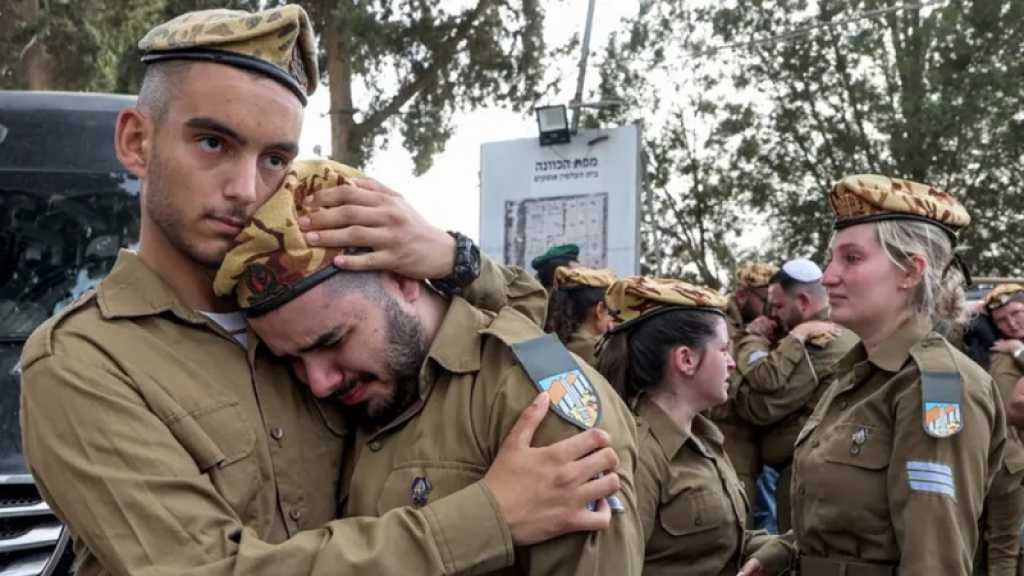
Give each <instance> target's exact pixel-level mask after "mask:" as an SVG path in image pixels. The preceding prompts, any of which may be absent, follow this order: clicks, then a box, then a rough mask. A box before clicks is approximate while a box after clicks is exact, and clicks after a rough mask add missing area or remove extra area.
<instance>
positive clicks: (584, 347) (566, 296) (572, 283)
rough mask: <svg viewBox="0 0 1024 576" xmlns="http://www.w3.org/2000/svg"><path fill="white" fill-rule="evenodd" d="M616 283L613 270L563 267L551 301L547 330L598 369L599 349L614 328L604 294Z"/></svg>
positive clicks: (557, 276)
mask: <svg viewBox="0 0 1024 576" xmlns="http://www.w3.org/2000/svg"><path fill="white" fill-rule="evenodd" d="M613 282H615V273H614V272H612V271H611V270H594V269H592V268H583V267H582V266H580V267H574V268H570V267H568V266H561V267H559V268H558V269H557V270H555V284H554V287H553V289H552V290H551V295H550V297H549V299H548V319H547V325H546V326H545V327H544V329H545V330H546V331H547V332H553V333H555V334H556V335H557V336H558V339H559V340H561V341H562V343H563V344H565V347H566V348H568V349H569V350H570V351H571V352H573V353H574V354H576V355H577V356H579V357H580V358H582V359H583V360H585V361H586V362H587V363H588V364H590V365H591V366H596V365H597V351H596V349H595V348H596V346H597V342H598V340H600V339H601V336H603V335H604V333H605V332H607V331H608V329H609V328H611V326H612V317H611V315H610V314H609V313H608V306H607V305H605V302H604V293H605V291H606V290H608V287H609V286H611V285H612V283H613Z"/></svg>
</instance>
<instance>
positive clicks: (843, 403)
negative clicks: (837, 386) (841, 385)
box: [838, 400, 846, 410]
mask: <svg viewBox="0 0 1024 576" xmlns="http://www.w3.org/2000/svg"><path fill="white" fill-rule="evenodd" d="M838 406H839V409H840V410H846V400H840V401H839V404H838Z"/></svg>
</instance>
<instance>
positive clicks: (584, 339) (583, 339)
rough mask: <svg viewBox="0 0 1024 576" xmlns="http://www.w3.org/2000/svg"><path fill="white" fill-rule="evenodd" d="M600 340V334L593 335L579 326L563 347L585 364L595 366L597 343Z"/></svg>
mask: <svg viewBox="0 0 1024 576" xmlns="http://www.w3.org/2000/svg"><path fill="white" fill-rule="evenodd" d="M600 339H601V335H600V334H594V333H593V332H591V331H590V330H587V329H586V328H584V327H583V326H580V327H579V328H578V329H577V330H576V331H575V332H573V333H572V336H571V337H570V338H569V341H568V342H566V344H565V347H566V348H568V349H569V351H570V352H572V353H573V354H575V355H577V356H579V357H580V358H582V359H583V361H584V362H586V363H587V364H590V365H591V366H597V342H598V341H599V340H600Z"/></svg>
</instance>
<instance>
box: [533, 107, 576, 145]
mask: <svg viewBox="0 0 1024 576" xmlns="http://www.w3.org/2000/svg"><path fill="white" fill-rule="evenodd" d="M534 111H535V112H536V113H537V128H538V130H539V131H540V145H541V146H551V145H552V144H568V143H569V140H570V136H569V114H568V112H567V111H566V108H565V106H562V105H558V106H541V107H539V108H535V109H534Z"/></svg>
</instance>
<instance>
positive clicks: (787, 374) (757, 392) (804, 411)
mask: <svg viewBox="0 0 1024 576" xmlns="http://www.w3.org/2000/svg"><path fill="white" fill-rule="evenodd" d="M858 341H859V338H858V337H857V335H856V334H854V333H853V332H851V331H850V330H847V329H845V328H844V329H842V331H841V332H840V333H839V335H838V336H836V337H835V338H834V339H829V338H821V339H816V338H810V339H808V341H807V342H806V343H802V342H800V340H798V339H796V338H794V337H792V336H786V337H784V338H782V339H781V340H779V342H778V343H777V345H776V346H775V349H774V350H771V349H769V345H768V341H767V340H765V339H764V338H761V337H760V336H754V335H747V336H746V337H744V338H743V339H741V340H740V341H739V342H738V343H737V346H736V356H737V360H736V363H737V372H738V374H739V375H740V378H741V381H740V383H739V386H738V387H737V389H736V398H735V405H736V412H737V413H738V414H739V415H740V417H741V418H743V419H745V420H747V421H748V422H750V423H752V424H756V425H760V426H768V428H766V429H765V433H764V435H763V437H762V439H761V458H762V460H763V462H764V463H765V464H768V465H769V466H773V467H774V468H775V469H776V470H778V471H779V484H778V488H777V490H776V493H775V497H776V501H777V502H778V516H779V530H780V531H781V532H786V531H788V530H789V529H790V527H791V524H792V523H791V520H790V485H791V482H792V477H793V445H794V444H795V443H796V439H797V436H798V435H799V434H800V430H801V429H803V427H804V424H805V423H806V422H807V420H808V418H810V416H811V413H812V412H814V407H815V406H816V405H817V403H818V400H819V399H820V398H821V395H822V394H824V393H825V389H826V388H828V385H829V384H830V383H831V382H832V381H833V380H834V375H835V373H834V368H835V365H836V364H837V363H838V362H839V360H840V359H842V357H843V356H845V355H846V353H848V352H849V351H850V349H852V348H853V347H854V346H855V345H856V344H857V342H858Z"/></svg>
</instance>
